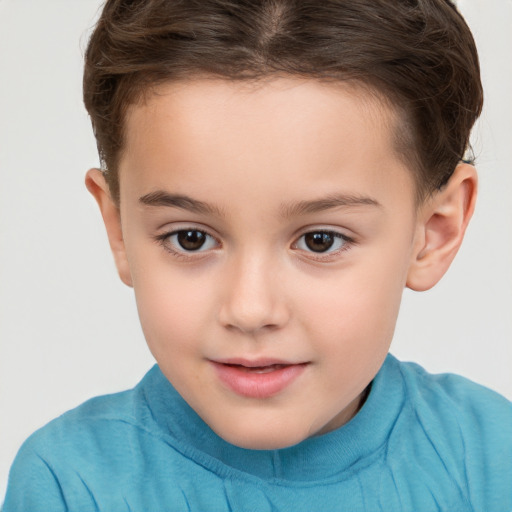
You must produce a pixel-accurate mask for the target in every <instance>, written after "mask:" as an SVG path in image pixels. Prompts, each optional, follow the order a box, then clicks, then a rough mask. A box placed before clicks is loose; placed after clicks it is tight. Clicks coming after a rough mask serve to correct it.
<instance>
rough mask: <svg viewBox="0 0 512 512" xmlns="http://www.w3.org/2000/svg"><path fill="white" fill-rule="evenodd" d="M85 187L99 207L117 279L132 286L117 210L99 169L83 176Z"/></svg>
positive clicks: (91, 170)
mask: <svg viewBox="0 0 512 512" xmlns="http://www.w3.org/2000/svg"><path fill="white" fill-rule="evenodd" d="M85 186H86V187H87V190H89V192H90V193H91V194H92V195H93V197H94V199H96V202H97V203H98V206H99V207H100V211H101V215H102V217H103V222H104V223H105V228H106V229H107V235H108V241H109V243H110V249H111V250H112V254H113V255H114V260H115V263H116V267H117V271H118V273H119V277H120V278H121V280H122V281H123V283H124V284H126V285H127V286H132V278H131V274H130V267H129V265H128V260H127V258H126V250H125V245H124V240H123V231H122V228H121V216H120V213H119V208H118V206H117V205H116V204H115V202H114V201H113V200H112V197H111V196H110V192H109V188H108V184H107V182H106V180H105V177H104V176H103V173H102V172H101V171H100V170H99V169H90V170H89V171H88V172H87V174H86V176H85Z"/></svg>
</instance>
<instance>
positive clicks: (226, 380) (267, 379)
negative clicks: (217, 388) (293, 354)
mask: <svg viewBox="0 0 512 512" xmlns="http://www.w3.org/2000/svg"><path fill="white" fill-rule="evenodd" d="M211 363H212V365H213V367H214V368H215V370H216V372H217V375H218V377H219V379H220V381H221V382H222V383H223V384H224V385H225V386H226V387H227V388H229V389H230V390H231V391H234V392H235V393H236V394H238V395H241V396H244V397H247V398H269V397H271V396H274V395H276V394H278V393H280V392H281V391H283V390H284V389H285V388H287V387H288V386H289V385H290V384H291V383H292V382H293V381H294V380H295V379H296V378H298V377H299V375H301V374H302V372H303V371H304V370H305V368H306V367H307V365H308V364H309V363H286V362H281V361H279V362H275V361H270V360H269V361H254V362H249V361H239V360H227V361H211Z"/></svg>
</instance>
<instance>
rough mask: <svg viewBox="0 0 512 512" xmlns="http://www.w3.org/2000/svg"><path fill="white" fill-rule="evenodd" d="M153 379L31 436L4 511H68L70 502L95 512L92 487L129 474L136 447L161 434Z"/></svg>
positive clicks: (95, 400)
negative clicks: (151, 401) (154, 418)
mask: <svg viewBox="0 0 512 512" xmlns="http://www.w3.org/2000/svg"><path fill="white" fill-rule="evenodd" d="M150 375H151V371H150V372H149V374H148V376H150ZM148 376H147V377H146V378H145V379H144V380H143V381H142V382H141V383H140V384H139V385H138V386H137V387H135V388H134V389H132V390H128V391H124V392H120V393H115V394H111V395H104V396H99V397H96V398H92V399H90V400H88V401H87V402H85V403H83V404H82V405H80V406H78V407H76V408H75V409H72V410H71V411H68V412H66V413H64V414H63V415H61V416H60V417H58V418H56V419H54V420H53V421H51V422H50V423H48V424H47V425H45V426H44V427H42V428H41V429H39V430H38V431H36V432H35V433H34V434H32V435H31V436H30V437H29V438H28V439H27V440H26V441H25V442H24V444H23V445H22V447H21V448H20V450H19V451H18V454H17V456H16V458H15V460H14V463H13V465H12V467H11V470H10V474H9V482H8V487H7V494H6V498H5V503H4V510H5V512H8V511H10V510H34V511H37V510H50V509H51V510H56V511H57V510H61V509H62V510H65V509H67V508H69V507H68V505H69V503H73V504H74V509H76V510H80V509H82V510H89V509H90V510H93V509H96V508H97V507H96V504H95V498H94V496H93V494H92V493H91V488H93V487H98V482H97V480H98V481H99V482H100V483H101V481H102V479H104V477H105V475H119V476H120V477H121V475H126V473H127V471H130V468H131V467H133V466H134V465H136V464H137V462H136V460H135V462H134V456H133V455H134V453H135V455H136V454H137V453H138V451H137V450H136V447H137V446H139V445H140V444H141V443H148V444H150V443H152V442H154V441H153V440H154V439H155V436H156V435H157V434H158V433H157V432H154V431H156V428H155V427H154V424H153V423H152V422H151V412H150V411H148V408H147V406H146V403H145V392H146V388H147V385H145V384H144V383H145V381H146V382H147V379H148ZM135 459H136V457H135ZM111 483H112V482H111ZM105 485H106V484H105ZM107 487H108V486H107ZM70 490H72V491H71V494H72V496H70ZM49 504H51V505H49Z"/></svg>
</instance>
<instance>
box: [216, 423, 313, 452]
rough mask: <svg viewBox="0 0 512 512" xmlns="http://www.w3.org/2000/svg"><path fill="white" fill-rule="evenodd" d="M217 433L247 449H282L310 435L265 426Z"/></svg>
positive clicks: (229, 441)
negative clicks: (256, 428) (256, 429)
mask: <svg viewBox="0 0 512 512" xmlns="http://www.w3.org/2000/svg"><path fill="white" fill-rule="evenodd" d="M216 433H217V435H219V436H220V437H222V438H223V439H224V440H225V441H227V442H228V443H231V444H233V445H235V446H238V447H239V448H245V449H247V450H280V449H282V448H288V447H290V446H294V445H296V444H298V443H300V442H302V441H304V439H306V438H307V437H309V435H308V434H305V433H304V434H302V435H301V434H300V433H294V432H290V431H289V429H286V428H284V427H281V428H265V427H263V426H262V427H261V429H260V430H259V431H255V429H254V428H251V429H247V430H242V429H237V430H236V431H233V430H230V431H229V432H226V431H222V432H219V431H216Z"/></svg>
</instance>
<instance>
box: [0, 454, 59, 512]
mask: <svg viewBox="0 0 512 512" xmlns="http://www.w3.org/2000/svg"><path fill="white" fill-rule="evenodd" d="M28 510H30V511H32V512H45V511H48V510H51V511H53V512H61V511H66V510H68V507H67V505H66V501H65V499H64V495H63V493H62V489H61V486H60V484H59V481H58V479H57V477H56V475H55V472H54V471H53V469H52V467H51V464H50V463H49V462H48V461H46V460H45V459H44V458H43V457H41V456H40V455H38V454H37V453H36V452H35V451H34V450H33V449H31V448H30V447H29V446H27V445H24V446H22V448H21V449H20V451H19V452H18V455H17V456H16V459H15V460H14V463H13V465H12V467H11V471H10V473H9V481H8V484H7V493H6V496H5V501H4V504H3V506H2V512H22V511H23V512H26V511H28Z"/></svg>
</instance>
